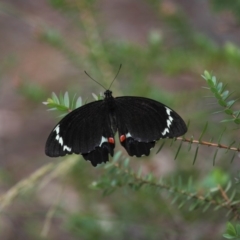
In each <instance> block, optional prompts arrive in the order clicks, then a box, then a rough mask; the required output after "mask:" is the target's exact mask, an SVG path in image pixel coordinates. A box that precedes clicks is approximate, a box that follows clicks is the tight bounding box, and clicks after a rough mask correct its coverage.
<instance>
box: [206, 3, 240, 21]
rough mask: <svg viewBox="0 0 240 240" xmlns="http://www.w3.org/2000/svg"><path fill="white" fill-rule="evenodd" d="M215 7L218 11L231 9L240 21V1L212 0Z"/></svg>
mask: <svg viewBox="0 0 240 240" xmlns="http://www.w3.org/2000/svg"><path fill="white" fill-rule="evenodd" d="M211 3H212V5H213V8H214V9H216V10H217V11H223V10H227V11H231V12H232V13H233V14H234V15H235V17H236V19H237V20H238V21H240V2H239V1H238V0H236V1H229V0H211Z"/></svg>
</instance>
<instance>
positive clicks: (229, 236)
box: [223, 233, 235, 239]
mask: <svg viewBox="0 0 240 240" xmlns="http://www.w3.org/2000/svg"><path fill="white" fill-rule="evenodd" d="M223 237H224V238H227V239H235V237H233V236H231V235H229V234H228V233H224V234H223Z"/></svg>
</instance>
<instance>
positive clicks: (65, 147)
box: [63, 145, 72, 152]
mask: <svg viewBox="0 0 240 240" xmlns="http://www.w3.org/2000/svg"><path fill="white" fill-rule="evenodd" d="M65 150H67V151H68V152H71V150H72V148H70V147H68V146H67V145H64V146H63V151H65Z"/></svg>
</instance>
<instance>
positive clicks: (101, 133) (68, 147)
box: [45, 100, 115, 166]
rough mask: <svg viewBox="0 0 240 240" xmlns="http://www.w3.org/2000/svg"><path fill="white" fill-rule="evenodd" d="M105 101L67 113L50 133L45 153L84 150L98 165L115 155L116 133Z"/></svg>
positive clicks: (60, 153)
mask: <svg viewBox="0 0 240 240" xmlns="http://www.w3.org/2000/svg"><path fill="white" fill-rule="evenodd" d="M104 112H106V105H105V104H104V101H102V100H100V101H96V102H92V103H89V104H86V105H84V106H83V107H80V108H78V109H76V110H74V111H72V112H71V113H69V114H68V115H67V116H66V117H64V118H63V119H62V120H61V121H60V122H59V123H58V124H57V125H56V127H55V128H54V129H53V131H52V132H51V134H50V136H49V137H48V140H47V143H46V147H45V153H46V155H48V156H50V157H58V156H64V155H66V154H72V153H76V154H83V157H84V158H85V159H86V160H90V161H91V162H92V164H93V165H94V166H96V165H97V164H98V163H101V162H106V161H108V153H110V154H111V155H113V149H114V146H115V145H114V142H113V143H109V142H108V138H109V137H112V138H113V137H114V133H113V132H112V129H111V124H110V119H109V117H108V115H107V114H103V113H104Z"/></svg>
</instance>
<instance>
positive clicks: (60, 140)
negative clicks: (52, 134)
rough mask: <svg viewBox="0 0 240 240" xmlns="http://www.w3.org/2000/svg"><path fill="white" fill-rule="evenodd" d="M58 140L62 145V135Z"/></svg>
mask: <svg viewBox="0 0 240 240" xmlns="http://www.w3.org/2000/svg"><path fill="white" fill-rule="evenodd" d="M58 142H59V144H60V145H63V139H62V137H60V138H59V140H58Z"/></svg>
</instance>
